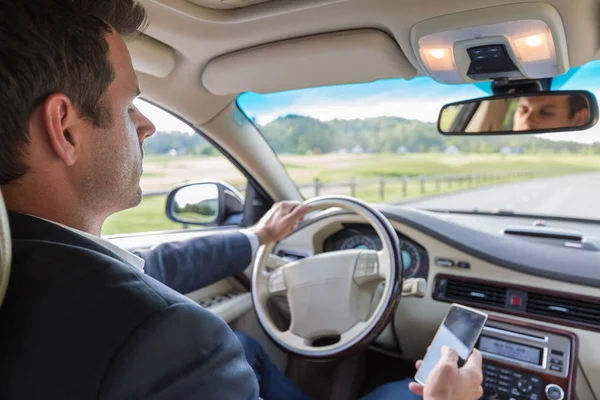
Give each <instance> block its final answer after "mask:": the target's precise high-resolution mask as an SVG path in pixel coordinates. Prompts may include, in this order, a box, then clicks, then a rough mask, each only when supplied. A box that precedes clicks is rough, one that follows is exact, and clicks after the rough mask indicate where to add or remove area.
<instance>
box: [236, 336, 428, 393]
mask: <svg viewBox="0 0 600 400" xmlns="http://www.w3.org/2000/svg"><path fill="white" fill-rule="evenodd" d="M234 333H235V335H236V336H237V338H238V340H239V341H240V343H241V344H242V346H243V347H244V352H245V353H246V360H248V364H250V366H251V367H252V369H253V370H254V373H255V374H256V379H258V386H259V388H260V397H262V398H263V399H264V400H310V397H308V396H307V395H306V394H304V393H302V391H301V390H300V389H298V388H297V387H296V385H294V384H293V383H292V382H291V381H290V380H289V379H288V378H287V377H286V376H285V375H284V374H282V373H281V372H280V371H279V370H278V369H277V367H276V366H275V365H273V363H272V362H271V359H270V358H269V356H268V355H267V353H266V352H265V351H264V349H263V348H262V346H261V345H260V343H258V342H257V341H256V340H254V339H253V338H251V337H250V336H248V335H246V334H245V333H243V332H240V331H234ZM409 382H411V380H410V379H406V380H403V381H396V382H389V383H386V384H384V385H381V386H380V387H378V388H377V389H375V390H374V391H372V392H371V393H369V394H367V395H366V396H364V397H363V398H362V399H361V400H388V399H389V400H392V399H393V400H422V397H421V396H417V395H416V394H414V393H412V392H411V391H410V390H408V383H409Z"/></svg>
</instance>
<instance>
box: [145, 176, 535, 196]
mask: <svg viewBox="0 0 600 400" xmlns="http://www.w3.org/2000/svg"><path fill="white" fill-rule="evenodd" d="M538 174H539V173H537V172H534V171H527V172H523V171H520V172H502V173H470V174H448V175H420V176H402V177H395V178H389V177H381V178H378V179H368V180H359V179H356V178H354V177H352V178H350V179H348V180H345V181H336V182H321V181H320V180H319V178H315V180H314V181H313V182H311V183H307V184H303V185H299V186H298V188H299V189H300V191H301V192H302V193H303V194H304V196H306V197H313V196H319V195H322V194H327V193H328V192H329V193H333V192H335V193H337V194H339V189H340V188H347V190H348V192H349V195H350V196H352V197H356V195H357V190H358V188H361V187H365V186H377V187H378V193H379V200H380V201H385V199H386V189H387V188H389V187H390V186H392V185H399V186H400V188H399V189H400V192H401V193H402V197H404V198H406V197H408V195H409V188H411V186H412V187H414V185H415V184H416V185H418V189H417V191H418V193H417V194H418V195H420V196H425V195H428V194H435V193H441V192H442V190H443V189H444V188H445V189H446V190H447V191H451V190H454V189H459V190H460V189H466V188H470V187H475V186H480V185H484V184H494V183H500V182H503V181H507V180H513V179H525V178H533V177H535V176H536V175H538ZM236 189H237V190H239V191H240V192H242V193H243V192H244V191H245V190H246V188H245V186H244V187H237V188H236ZM332 189H335V190H332ZM397 190H398V188H396V190H394V192H395V193H397ZM168 193H169V191H164V190H155V191H148V192H144V194H143V196H144V197H153V196H164V195H167V194H168Z"/></svg>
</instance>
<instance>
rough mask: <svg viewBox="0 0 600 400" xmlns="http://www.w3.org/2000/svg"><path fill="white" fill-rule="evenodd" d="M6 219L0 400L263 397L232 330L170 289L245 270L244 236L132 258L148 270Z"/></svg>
mask: <svg viewBox="0 0 600 400" xmlns="http://www.w3.org/2000/svg"><path fill="white" fill-rule="evenodd" d="M10 223H11V230H12V240H13V264H12V273H11V278H10V283H9V288H8V292H7V296H6V299H5V302H4V304H3V305H2V308H1V309H0V399H2V400H8V399H61V400H64V399H65V400H66V399H236V400H237V399H256V398H257V397H258V384H257V381H256V378H255V375H254V373H253V371H252V369H251V368H250V366H249V365H248V364H247V363H246V360H245V357H244V353H243V349H242V347H241V345H240V343H239V342H238V341H237V339H236V337H235V336H234V334H233V333H232V331H231V329H230V328H229V327H228V326H227V324H226V323H225V322H224V321H222V320H221V319H220V318H218V317H216V316H215V315H213V314H212V313H211V312H209V311H206V310H204V309H203V308H202V307H200V306H199V305H197V304H196V303H194V302H193V301H191V300H189V299H188V298H186V297H184V296H182V295H181V294H179V293H178V292H176V291H175V290H177V291H179V292H188V291H190V290H193V289H196V288H200V287H203V286H205V285H207V284H210V283H212V282H215V281H218V280H219V279H222V278H224V277H226V276H229V275H232V274H235V273H237V272H240V271H241V270H243V269H244V268H245V267H246V266H247V265H248V264H249V263H250V261H251V249H250V244H249V241H248V239H247V238H246V237H245V236H244V235H243V234H241V233H228V234H218V235H212V236H210V237H205V238H198V239H193V240H190V241H187V242H185V243H178V244H164V245H161V246H158V247H157V248H155V249H153V250H148V251H142V252H139V255H140V256H142V257H143V258H144V259H145V260H146V272H147V273H146V274H143V273H142V272H140V271H138V270H137V269H136V268H134V267H132V266H130V265H129V264H126V263H125V262H124V261H123V260H122V259H120V258H119V257H118V256H117V255H115V254H114V253H112V252H111V251H109V250H107V249H105V248H103V247H102V246H100V245H98V244H96V243H94V242H93V241H91V240H89V239H87V238H85V237H83V236H80V235H77V234H76V233H74V232H71V231H69V230H67V229H63V228H61V227H60V226H57V225H54V224H51V223H49V222H46V221H43V220H40V219H37V218H33V217H29V216H25V215H22V214H16V213H10ZM154 278H156V279H154ZM161 282H162V283H161ZM165 285H166V286H165ZM167 286H170V287H171V288H173V289H175V290H172V289H170V288H169V287H167Z"/></svg>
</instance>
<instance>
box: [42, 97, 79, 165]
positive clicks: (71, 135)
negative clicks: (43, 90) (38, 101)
mask: <svg viewBox="0 0 600 400" xmlns="http://www.w3.org/2000/svg"><path fill="white" fill-rule="evenodd" d="M41 111H42V126H43V127H44V129H45V131H46V135H47V137H48V142H49V144H50V146H51V147H52V150H54V153H55V154H56V156H57V157H59V158H60V159H61V160H62V161H63V162H64V163H65V164H66V165H68V166H71V165H73V164H75V161H77V159H78V157H79V155H80V152H81V151H80V150H81V149H80V146H81V143H80V139H81V138H80V137H79V136H78V129H77V128H80V127H81V122H82V121H81V118H80V117H79V114H78V113H77V111H76V110H75V107H74V106H73V103H72V102H71V100H70V99H69V98H68V97H67V96H66V95H64V94H62V93H55V94H52V95H50V96H48V98H46V100H45V101H44V103H43V104H42V109H41Z"/></svg>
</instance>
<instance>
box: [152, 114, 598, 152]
mask: <svg viewBox="0 0 600 400" xmlns="http://www.w3.org/2000/svg"><path fill="white" fill-rule="evenodd" d="M258 127H259V129H260V130H261V132H262V133H263V135H264V136H265V138H266V139H267V141H268V142H269V143H270V144H271V146H272V147H273V149H274V150H275V151H276V152H277V153H279V154H282V153H287V154H320V153H332V152H374V153H394V152H396V153H397V152H419V153H424V152H432V153H435V152H443V151H445V150H446V149H448V148H450V147H454V148H456V149H457V150H458V151H460V152H462V153H498V152H500V151H506V149H509V151H510V152H517V153H531V154H537V153H569V154H600V143H598V142H597V143H595V144H582V143H577V142H572V141H553V140H549V139H544V138H543V137H538V136H534V135H504V136H471V137H469V136H453V137H452V136H444V135H441V134H439V133H438V131H437V128H436V125H435V124H434V123H427V122H421V121H417V120H408V119H404V118H398V117H377V118H367V119H354V120H331V121H321V120H318V119H314V118H310V117H305V116H299V115H288V116H285V117H281V118H278V119H276V120H274V121H272V122H270V123H268V124H265V125H262V126H260V125H259V126H258ZM144 149H145V151H146V153H147V154H169V153H171V154H177V155H183V154H191V155H204V156H210V155H214V154H217V151H216V150H215V149H214V147H213V146H212V145H211V144H210V143H209V142H208V141H206V140H205V139H204V138H203V137H202V136H200V135H196V134H191V135H190V134H188V133H185V132H177V131H175V132H173V131H171V132H157V133H156V134H155V135H154V136H153V137H152V138H150V139H148V140H146V141H145V144H144Z"/></svg>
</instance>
